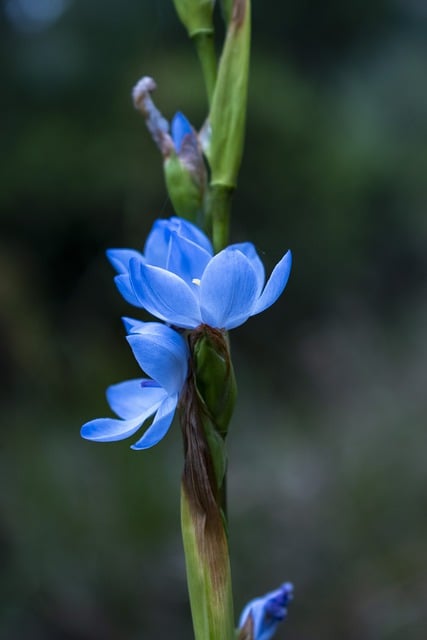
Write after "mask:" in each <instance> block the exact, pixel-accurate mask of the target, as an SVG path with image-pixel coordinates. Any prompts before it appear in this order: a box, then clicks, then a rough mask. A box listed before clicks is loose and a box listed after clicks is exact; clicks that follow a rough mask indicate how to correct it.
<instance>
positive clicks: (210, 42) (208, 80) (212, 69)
mask: <svg viewBox="0 0 427 640" xmlns="http://www.w3.org/2000/svg"><path fill="white" fill-rule="evenodd" d="M192 40H193V42H194V44H195V47H196V50H197V55H198V56H199V60H200V66H201V67H202V72H203V78H204V81H205V87H206V93H207V96H208V103H209V106H210V105H211V102H212V97H213V94H214V90H215V84H216V76H217V67H218V64H217V58H216V52H215V43H214V36H213V32H212V31H198V32H197V33H194V34H193V35H192Z"/></svg>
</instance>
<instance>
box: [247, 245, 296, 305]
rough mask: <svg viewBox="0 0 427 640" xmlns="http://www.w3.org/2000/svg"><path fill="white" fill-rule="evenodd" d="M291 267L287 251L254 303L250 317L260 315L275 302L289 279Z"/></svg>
mask: <svg viewBox="0 0 427 640" xmlns="http://www.w3.org/2000/svg"><path fill="white" fill-rule="evenodd" d="M291 266H292V254H291V252H290V251H287V252H286V253H285V255H284V256H283V258H282V259H281V260H280V262H278V263H277V264H276V266H275V267H274V269H273V273H272V274H271V276H270V278H269V279H268V281H267V284H266V285H265V289H264V291H263V292H262V294H261V296H260V297H259V298H258V300H257V301H256V303H255V305H254V308H253V310H252V313H251V315H256V314H257V313H261V311H264V309H267V308H268V307H270V306H271V305H272V304H273V302H276V300H277V298H278V297H279V296H280V294H281V293H282V292H283V289H284V288H285V287H286V284H287V282H288V279H289V274H290V272H291Z"/></svg>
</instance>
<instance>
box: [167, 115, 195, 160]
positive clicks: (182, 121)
mask: <svg viewBox="0 0 427 640" xmlns="http://www.w3.org/2000/svg"><path fill="white" fill-rule="evenodd" d="M192 133H193V128H192V126H191V124H190V123H189V121H188V120H187V118H186V117H185V116H184V114H182V113H181V112H180V111H178V112H177V113H176V114H175V115H174V117H173V118H172V123H171V135H172V140H173V144H174V146H175V150H176V152H177V153H178V154H179V152H180V151H181V145H182V141H183V139H184V138H185V136H186V135H191V134H192Z"/></svg>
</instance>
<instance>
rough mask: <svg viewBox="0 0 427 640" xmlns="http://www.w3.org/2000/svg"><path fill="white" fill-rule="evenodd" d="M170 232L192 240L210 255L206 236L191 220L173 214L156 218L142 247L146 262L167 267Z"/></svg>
mask: <svg viewBox="0 0 427 640" xmlns="http://www.w3.org/2000/svg"><path fill="white" fill-rule="evenodd" d="M172 234H174V235H177V236H179V237H181V238H185V239H186V240H189V241H191V242H194V244H196V245H198V246H199V247H201V248H202V249H204V250H205V251H207V252H208V253H209V255H210V256H212V254H213V249H212V244H211V242H210V240H209V239H208V238H207V236H206V235H205V234H204V233H203V232H202V231H201V230H200V229H199V228H198V227H196V226H195V225H194V224H192V223H191V222H188V221H187V220H183V219H182V218H178V217H176V216H174V217H172V218H169V219H168V220H156V222H155V223H154V224H153V227H152V230H151V232H150V233H149V235H148V238H147V241H146V243H145V247H144V257H145V260H146V263H147V264H151V265H153V266H154V267H163V268H164V269H166V268H167V263H168V260H169V255H170V244H169V243H170V238H171V235H172Z"/></svg>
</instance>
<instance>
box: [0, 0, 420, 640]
mask: <svg viewBox="0 0 427 640" xmlns="http://www.w3.org/2000/svg"><path fill="white" fill-rule="evenodd" d="M218 25H219V26H221V22H220V20H219V21H218ZM426 34H427V5H426V4H425V2H423V1H422V0H389V1H386V0H369V2H367V1H361V0H349V1H348V2H346V3H342V2H339V1H338V0H329V1H326V2H322V3H319V2H316V1H315V0H307V1H305V2H297V1H296V0H293V1H291V0H286V1H285V2H273V0H263V2H254V7H253V57H252V75H251V84H250V96H249V107H248V127H247V145H246V153H245V157H244V162H243V166H242V171H241V176H240V181H239V188H238V191H237V192H236V195H235V198H234V218H233V222H232V238H233V240H235V241H241V240H252V241H253V242H255V244H256V245H257V247H258V249H259V251H260V253H261V254H262V255H263V258H264V260H265V263H266V265H267V266H268V268H272V267H273V265H274V264H275V262H276V261H277V260H278V259H279V258H280V257H281V255H282V254H283V253H284V251H285V250H286V249H287V248H288V247H290V248H292V250H293V254H294V267H293V273H292V276H291V280H290V282H289V285H288V287H287V290H286V292H285V294H284V295H283V296H282V297H281V299H280V300H279V301H278V302H277V303H276V304H275V305H274V307H272V308H271V309H270V310H268V311H267V312H265V313H264V314H262V315H261V316H258V317H256V318H253V319H251V320H250V321H249V322H248V323H247V324H246V325H245V326H243V327H241V328H239V329H236V330H235V331H234V332H233V334H232V346H233V353H234V358H235V366H236V371H237V376H238V381H239V387H240V395H239V402H238V408H237V412H236V417H235V419H234V422H233V425H232V430H231V433H230V437H229V456H230V473H229V501H230V514H231V522H230V528H231V549H232V554H233V559H232V560H233V574H234V582H235V600H236V615H237V613H238V612H239V611H240V610H241V608H242V607H243V605H244V603H245V602H246V601H247V600H248V599H249V598H252V597H254V596H255V595H257V594H261V593H263V592H265V591H267V590H270V589H272V588H275V587H276V586H278V585H279V584H280V583H281V582H282V581H285V580H291V581H293V582H294V583H295V589H296V592H295V601H294V603H293V604H292V608H291V611H290V615H289V618H288V620H287V622H286V623H285V624H284V625H283V627H281V629H280V631H279V633H278V634H277V637H278V638H287V639H288V640H303V639H307V640H308V639H312V638H318V639H319V640H322V639H324V640H330V639H331V638H332V639H335V638H346V640H356V639H357V640H358V639H359V638H363V639H364V640H395V639H396V640H397V639H400V638H405V640H424V638H425V637H426V631H427V607H426V600H427V541H426V540H427V517H426V512H427V492H426V480H427V442H426V422H427V421H426V418H427V398H426V397H427V393H426V391H427V369H426V357H427V341H426V332H427V298H426V293H427V287H426V275H427V252H426V246H427V215H426V213H427V212H426V202H427V180H426V174H427V83H426V58H427V56H426V54H427V38H426ZM0 47H1V54H2V55H1V61H0V69H1V111H2V117H1V121H0V128H1V146H0V152H1V160H2V162H1V170H0V203H1V235H0V265H1V278H0V361H1V366H0V397H1V406H2V411H1V415H2V444H1V449H0V456H1V465H0V469H1V474H2V476H1V492H0V496H1V513H0V561H1V583H0V588H1V592H0V593H1V598H0V636H1V637H2V638H5V639H7V640H22V639H28V640H39V639H40V640H101V639H102V640H118V639H120V640H123V639H126V640H137V639H143V638H144V639H145V638H150V639H151V638H153V639H155V638H159V639H163V638H166V637H173V638H176V639H177V640H178V639H181V638H182V639H184V638H190V637H191V633H192V631H191V620H190V614H189V608H188V603H187V594H186V584H185V577H184V563H183V557H182V549H181V542H180V529H179V479H180V473H181V463H182V454H181V442H180V433H179V429H178V425H174V427H173V428H172V429H171V431H170V434H169V435H168V437H167V438H166V439H165V440H164V441H163V442H162V443H161V444H159V445H158V446H157V447H156V448H154V449H153V450H150V451H147V452H144V453H136V452H132V451H130V450H129V444H130V443H129V442H127V441H125V442H123V443H116V444H112V445H97V444H92V443H88V442H86V441H83V440H81V439H80V436H79V428H80V425H81V424H82V423H83V422H85V421H86V420H88V419H90V418H93V417H97V416H102V415H109V411H108V408H107V405H106V402H105V399H104V390H105V388H106V387H107V386H108V385H109V384H111V383H114V382H119V381H121V380H125V379H128V378H132V377H135V376H138V375H140V373H139V371H138V367H137V365H136V363H135V362H134V360H133V358H132V354H131V352H130V350H129V349H128V347H127V345H126V343H125V341H124V339H123V328H122V325H121V321H120V317H121V316H122V315H125V314H126V315H132V314H133V315H135V316H136V317H141V316H140V315H139V312H138V310H136V309H135V310H134V309H132V308H130V307H129V306H128V305H127V304H126V303H125V302H124V301H123V300H122V299H121V298H120V296H119V294H118V292H117V291H116V289H115V287H114V285H113V281H112V275H113V273H112V269H111V267H110V266H109V264H108V263H107V261H106V259H105V250H106V249H107V248H108V247H121V246H122V247H126V246H132V247H136V248H138V247H139V248H142V245H143V243H144V239H145V237H146V234H147V232H148V230H149V229H150V227H151V224H152V222H153V221H154V219H155V218H156V217H159V216H163V217H167V216H169V215H171V214H172V208H171V205H170V203H169V202H168V199H167V196H166V193H165V188H164V184H163V176H162V171H161V164H160V158H159V155H158V153H157V150H156V149H155V147H154V145H153V143H152V142H151V140H150V139H149V136H148V134H147V132H146V131H145V126H144V122H143V121H142V118H141V117H140V116H139V115H138V114H137V113H136V112H135V111H134V110H133V107H132V104H131V100H130V91H131V88H132V86H133V84H134V83H135V82H136V81H137V80H138V79H139V77H140V76H142V75H145V74H149V75H152V76H153V77H154V78H155V79H156V80H157V82H158V91H157V93H156V96H155V97H156V101H157V104H158V105H159V107H160V108H161V109H162V111H163V113H164V114H165V116H166V117H168V118H171V117H172V115H173V114H174V112H175V111H177V110H178V109H179V110H182V111H184V112H185V113H186V114H187V116H188V117H189V118H190V119H191V120H192V122H193V123H194V124H195V126H197V127H199V126H201V124H202V123H203V119H204V117H205V114H206V103H205V98H204V94H203V88H202V81H201V76H200V72H199V68H198V65H197V60H196V56H195V54H194V51H193V50H192V48H191V46H190V43H189V42H188V41H187V37H186V34H185V32H184V30H183V28H182V27H181V25H180V24H179V23H178V21H177V19H176V17H175V14H174V10H173V6H172V2H170V1H166V0H158V1H156V2H148V1H147V0H145V1H144V0H120V1H116V2H115V1H113V0H107V1H106V0H103V1H101V0H91V1H90V2H85V1H84V0H3V1H2V3H1V17H0Z"/></svg>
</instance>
